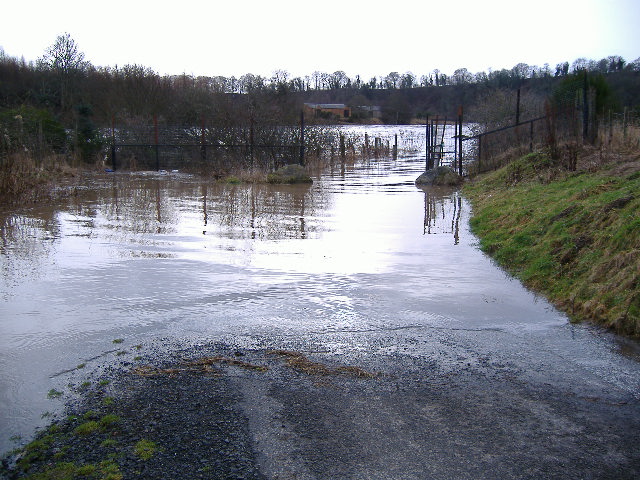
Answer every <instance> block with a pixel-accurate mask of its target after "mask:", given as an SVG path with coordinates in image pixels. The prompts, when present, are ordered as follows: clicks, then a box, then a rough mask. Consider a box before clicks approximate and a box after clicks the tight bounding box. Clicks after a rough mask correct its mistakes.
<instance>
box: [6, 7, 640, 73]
mask: <svg viewBox="0 0 640 480" xmlns="http://www.w3.org/2000/svg"><path fill="white" fill-rule="evenodd" d="M2 3H3V5H2V7H1V8H0V12H1V13H2V26H1V27H0V47H2V48H3V49H4V51H5V53H6V54H7V55H10V56H12V57H22V56H24V58H25V59H26V60H27V61H31V60H36V59H37V58H38V57H41V56H42V55H43V54H44V52H45V50H46V49H47V47H48V46H50V45H51V44H52V43H53V42H54V41H55V39H56V37H57V36H58V35H60V34H63V33H65V32H68V33H69V34H71V37H72V38H73V39H74V40H75V41H76V43H77V44H78V46H79V47H80V50H81V51H82V52H84V53H85V56H86V60H88V61H90V62H91V63H92V64H93V65H94V66H111V67H113V66H115V65H119V66H122V65H126V64H138V65H143V66H145V67H150V68H152V69H153V70H155V71H156V72H157V73H160V74H163V75H164V74H181V73H187V74H192V75H196V76H197V75H209V76H214V75H224V76H232V75H234V76H236V77H239V76H241V75H243V74H245V73H253V74H257V75H263V76H266V77H270V76H271V74H272V73H273V72H274V71H275V70H276V69H281V70H286V71H288V72H289V73H290V74H291V75H292V76H304V75H311V74H312V73H313V72H314V71H321V72H327V73H332V72H335V71H337V70H343V71H345V72H346V73H347V75H349V76H350V77H352V78H353V77H355V76H356V75H360V76H361V78H362V79H363V80H369V79H370V78H371V77H372V76H381V75H382V76H384V75H387V74H388V73H389V72H392V71H396V72H399V73H404V72H407V71H410V72H413V73H414V74H415V75H417V76H418V77H419V76H420V75H423V74H427V73H429V72H431V71H433V70H434V69H439V70H440V71H442V72H444V73H447V74H451V73H453V71H454V70H456V69H457V68H461V67H464V68H467V69H468V70H469V71H471V72H472V73H476V72H479V71H489V69H492V70H499V69H502V68H511V67H513V66H514V65H516V64H517V63H520V62H523V63H527V64H529V65H538V66H543V65H544V64H545V63H549V65H550V66H551V67H552V68H554V67H555V65H556V64H557V63H560V62H564V61H568V62H570V63H571V62H573V60H575V59H577V58H581V57H585V58H588V59H593V60H599V59H601V58H604V57H607V56H609V55H620V56H622V57H623V58H624V59H625V60H627V62H631V61H633V60H635V59H637V58H638V57H640V0H526V1H519V0H484V1H481V0H437V1H432V0H415V1H414V0H389V1H385V0H382V1H376V0H369V1H361V0H256V1H254V0H224V1H217V0H216V1H214V0H211V1H198V0H177V1H176V0H174V1H170V2H163V1H159V0H153V1H147V0H127V1H123V0H109V1H105V2H94V1H90V0H81V1H80V0H79V1H76V0H57V1H54V0H46V1H32V0H2Z"/></svg>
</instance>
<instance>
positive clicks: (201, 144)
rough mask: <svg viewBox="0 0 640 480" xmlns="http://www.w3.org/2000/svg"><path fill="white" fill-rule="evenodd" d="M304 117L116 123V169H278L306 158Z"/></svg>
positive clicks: (113, 151)
mask: <svg viewBox="0 0 640 480" xmlns="http://www.w3.org/2000/svg"><path fill="white" fill-rule="evenodd" d="M304 160H305V147H304V123H301V125H300V126H285V127H267V126H255V125H249V126H246V127H228V128H224V127H207V126H205V125H204V122H203V124H202V125H201V126H199V127H193V126H166V125H159V124H158V122H157V120H155V119H154V123H153V124H152V125H137V126H126V127H118V128H116V127H115V125H114V126H113V127H112V129H111V152H110V164H111V168H112V169H113V170H117V169H128V170H138V169H142V170H177V169H180V170H203V169H204V170H210V171H212V172H221V173H226V172H230V171H232V170H235V169H246V168H252V167H255V168H261V169H275V168H278V167H279V166H282V165H287V164H292V163H300V164H304Z"/></svg>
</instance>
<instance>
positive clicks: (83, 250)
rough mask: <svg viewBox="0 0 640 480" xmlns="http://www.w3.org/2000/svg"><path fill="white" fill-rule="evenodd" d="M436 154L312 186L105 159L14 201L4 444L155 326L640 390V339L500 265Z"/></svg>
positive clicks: (6, 215)
mask: <svg viewBox="0 0 640 480" xmlns="http://www.w3.org/2000/svg"><path fill="white" fill-rule="evenodd" d="M410 134H419V132H418V130H417V129H416V130H415V131H410ZM423 170H424V152H423V151H422V152H421V151H420V150H419V148H418V149H417V151H416V152H415V153H413V154H405V155H401V156H400V157H399V159H398V160H396V161H393V160H391V159H388V158H380V159H376V160H369V161H365V162H362V163H359V164H357V165H355V166H352V167H349V166H347V167H346V168H345V169H344V171H342V169H341V168H340V165H337V166H336V167H335V168H334V169H330V170H328V171H326V172H324V173H323V174H322V175H319V176H318V177H316V178H315V179H314V180H315V181H314V184H313V185H307V186H273V185H222V184H216V183H214V182H207V181H204V180H202V179H201V178H199V177H196V176H190V175H186V174H182V173H168V174H159V173H136V174H128V173H116V174H99V175H96V176H94V177H91V178H88V179H87V182H86V188H83V189H80V190H79V191H78V192H77V195H75V196H73V197H71V198H69V199H67V200H65V201H64V202H61V203H59V204H55V205H42V206H38V207H34V208H29V209H24V210H18V211H3V212H0V222H1V226H0V227H1V228H0V233H1V236H2V237H1V244H0V269H1V270H2V280H1V283H0V296H1V297H2V303H1V304H0V432H2V437H1V438H0V450H2V451H5V450H7V449H10V448H12V447H13V446H15V445H16V444H19V443H21V442H22V441H24V439H28V438H29V436H30V435H31V433H32V432H33V428H34V427H35V426H38V425H42V424H44V423H46V422H47V419H48V413H55V412H57V411H58V410H59V409H60V407H61V405H62V402H63V399H55V398H53V399H52V398H48V392H50V391H51V390H52V389H53V390H56V391H60V392H64V393H65V394H68V393H69V392H71V391H73V390H77V389H78V388H79V387H80V386H81V384H82V382H83V381H85V380H86V378H87V377H88V375H89V372H91V371H92V370H93V369H96V368H98V367H100V366H102V365H104V364H105V363H108V362H120V361H129V362H135V360H134V357H135V355H136V351H137V350H138V348H140V349H144V348H146V345H148V344H151V343H154V342H155V343H167V344H170V343H172V342H180V341H190V342H205V341H211V340H220V341H228V342H233V343H235V344H242V345H243V346H246V347H254V346H255V347H261V346H271V347H277V346H282V345H284V346H289V345H291V344H292V343H296V344H297V346H298V347H299V348H301V349H303V350H304V349H305V348H307V349H310V348H311V346H313V348H314V349H316V350H319V349H324V351H329V352H331V353H333V354H345V355H357V354H362V355H364V354H367V353H377V352H378V353H385V354H388V353H394V352H398V353H402V354H403V355H415V356H431V357H433V358H435V359H437V361H438V362H439V363H440V364H441V366H442V367H443V368H450V369H451V370H455V369H456V368H457V367H458V366H459V365H460V364H461V363H462V362H464V363H465V364H467V363H476V364H480V363H482V362H483V361H486V359H492V361H498V360H501V361H504V362H505V363H509V364H510V365H513V367H514V368H515V369H517V370H519V371H521V372H525V373H524V374H526V375H529V376H531V377H536V378H537V377H539V378H543V377H544V381H546V382H549V383H554V382H557V383H561V382H566V381H574V380H575V381H578V379H580V378H584V377H585V376H589V377H593V378H596V379H598V381H599V382H603V384H604V383H606V385H608V386H609V387H610V388H616V389H620V390H622V391H625V392H628V393H629V394H630V395H633V396H634V397H635V398H638V396H639V392H640V367H639V365H640V364H639V363H638V351H637V347H636V345H635V344H634V343H630V342H625V341H623V340H619V339H617V338H616V337H614V336H611V335H609V334H605V333H602V332H600V331H598V330H596V329H593V328H589V327H584V326H572V325H570V324H569V323H568V321H567V319H566V317H565V316H564V315H562V314H560V313H559V312H557V311H556V310H555V309H554V308H552V307H551V306H550V305H549V304H548V303H547V302H545V301H544V300H542V299H540V298H537V297H536V296H535V295H533V294H531V293H530V292H528V291H526V290H525V289H524V288H522V286H521V285H520V284H519V283H518V282H516V281H514V280H512V279H511V278H510V277H508V276H507V275H506V274H505V273H504V272H503V271H502V270H500V269H499V268H497V267H496V266H495V265H494V264H493V263H492V261H491V260H490V259H489V258H487V257H486V256H485V255H483V254H482V253H481V252H480V251H479V250H478V248H477V246H476V239H475V238H474V237H473V236H472V235H471V233H470V232H469V229H468V221H469V217H470V214H471V211H470V206H469V204H468V203H467V201H466V200H465V199H464V198H462V197H461V195H460V194H459V193H458V192H457V191H453V190H446V189H444V190H443V189H426V190H421V189H418V188H416V186H415V185H414V180H415V178H416V177H417V176H418V175H419V174H420V173H421V172H422V171H423ZM120 339H122V342H121V343H118V342H119V340H120ZM114 340H117V341H118V342H117V343H114ZM483 359H484V360H483ZM567 379H569V380H567ZM70 385H71V386H70ZM609 387H607V388H609ZM603 388H604V387H603ZM63 398H64V397H63ZM17 437H22V438H23V440H22V441H21V440H17Z"/></svg>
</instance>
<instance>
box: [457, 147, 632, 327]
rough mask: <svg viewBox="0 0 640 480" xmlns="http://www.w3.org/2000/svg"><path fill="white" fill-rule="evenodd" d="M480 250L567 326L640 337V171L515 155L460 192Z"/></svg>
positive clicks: (540, 156) (536, 155)
mask: <svg viewBox="0 0 640 480" xmlns="http://www.w3.org/2000/svg"><path fill="white" fill-rule="evenodd" d="M464 193H465V195H467V197H469V198H470V199H471V201H472V204H473V218H472V220H471V229H472V231H473V232H474V233H475V234H476V235H477V236H478V237H479V238H480V246H481V248H482V250H483V251H485V252H487V253H488V254H490V255H491V256H492V257H493V258H495V260H496V261H497V262H498V263H499V264H500V265H502V266H503V267H504V268H505V269H506V270H508V271H509V272H510V273H512V274H513V275H515V276H516V277H517V278H519V279H520V280H521V281H522V282H523V283H524V284H525V285H526V286H527V287H529V288H531V289H532V290H535V291H537V292H540V293H542V294H544V295H545V296H547V297H548V298H549V299H550V300H551V301H552V302H553V303H554V304H556V305H557V306H558V307H559V308H561V309H562V310H564V311H565V312H566V313H567V314H568V315H569V316H570V318H571V319H572V321H581V320H590V321H593V322H595V323H598V324H600V325H604V326H606V327H609V328H612V329H614V330H615V331H617V332H619V333H622V334H625V335H631V336H636V337H640V281H639V277H640V172H638V171H635V172H634V173H631V174H628V175H626V176H618V175H613V174H611V173H608V172H607V171H606V170H603V171H601V172H586V171H585V172H567V171H561V170H558V169H555V168H554V167H553V166H552V162H550V161H549V158H548V157H547V156H546V155H545V154H543V153H534V154H530V155H527V156H525V157H522V158H520V159H518V160H516V161H514V162H512V163H511V164H509V165H507V166H506V167H504V168H502V169H500V170H498V171H496V172H493V173H491V174H489V175H487V176H484V177H482V178H481V179H479V180H478V181H476V182H474V183H473V184H470V185H467V186H466V187H465V188H464Z"/></svg>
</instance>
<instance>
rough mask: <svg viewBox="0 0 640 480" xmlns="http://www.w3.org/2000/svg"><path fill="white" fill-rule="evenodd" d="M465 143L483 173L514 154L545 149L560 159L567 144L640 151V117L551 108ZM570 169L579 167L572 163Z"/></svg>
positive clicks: (467, 138) (579, 109) (475, 164)
mask: <svg viewBox="0 0 640 480" xmlns="http://www.w3.org/2000/svg"><path fill="white" fill-rule="evenodd" d="M480 128H482V127H480ZM463 141H465V142H472V143H473V148H471V149H469V150H468V151H469V155H470V156H471V158H467V163H472V164H473V165H474V166H475V168H474V170H475V171H476V172H477V173H482V172H488V171H491V170H495V169H497V168H500V167H502V166H504V165H505V164H506V163H508V162H509V161H510V159H511V158H513V157H514V155H524V154H526V153H529V152H533V151H535V150H540V149H544V148H548V149H549V150H550V152H551V155H552V156H557V157H561V156H562V155H561V154H560V153H558V152H559V151H560V150H561V149H562V148H561V146H563V145H565V146H566V145H569V146H571V145H573V146H574V147H577V146H578V145H582V144H585V143H588V144H592V145H598V146H600V147H601V148H614V147H615V148H630V147H631V148H633V147H635V148H640V115H639V114H638V113H637V112H630V111H627V110H625V111H624V112H623V113H612V112H609V113H608V114H606V115H594V114H589V115H588V116H587V115H586V114H585V111H584V109H583V108H581V107H580V106H578V107H576V108H567V109H564V110H562V111H558V110H553V109H551V108H550V107H548V108H547V112H546V114H545V115H544V116H541V117H537V118H533V119H531V120H527V121H523V122H519V123H518V124H517V125H507V126H504V127H500V128H495V129H492V130H487V131H483V132H481V133H478V134H476V135H471V136H467V137H466V138H464V139H463ZM563 160H566V159H563ZM568 166H569V168H575V164H574V163H572V162H569V164H568Z"/></svg>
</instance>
